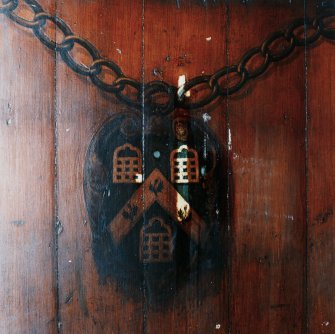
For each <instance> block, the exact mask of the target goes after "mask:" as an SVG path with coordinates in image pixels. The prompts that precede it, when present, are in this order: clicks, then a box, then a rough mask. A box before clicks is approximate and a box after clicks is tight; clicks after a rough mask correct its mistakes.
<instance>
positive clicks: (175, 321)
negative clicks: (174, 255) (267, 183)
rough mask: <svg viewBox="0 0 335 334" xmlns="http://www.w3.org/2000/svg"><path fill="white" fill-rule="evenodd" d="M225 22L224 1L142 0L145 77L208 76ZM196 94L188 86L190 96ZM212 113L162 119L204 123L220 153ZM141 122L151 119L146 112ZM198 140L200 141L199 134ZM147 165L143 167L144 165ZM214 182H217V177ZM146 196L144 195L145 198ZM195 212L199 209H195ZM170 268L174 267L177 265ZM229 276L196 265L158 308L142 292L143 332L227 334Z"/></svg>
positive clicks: (218, 123)
mask: <svg viewBox="0 0 335 334" xmlns="http://www.w3.org/2000/svg"><path fill="white" fill-rule="evenodd" d="M226 25H227V17H226V5H225V4H224V3H223V2H220V3H216V4H213V2H211V1H210V2H208V7H207V8H205V7H204V6H203V5H202V4H201V2H200V1H199V2H197V1H193V0H188V1H181V2H180V8H177V7H176V6H174V4H173V2H172V1H166V2H164V1H151V0H148V1H145V10H144V46H145V53H144V56H145V57H144V69H145V81H149V80H164V81H167V82H169V83H170V84H173V85H175V86H177V85H178V78H179V76H181V75H185V77H186V80H188V79H191V78H193V77H195V76H199V75H202V74H211V73H213V72H214V71H215V70H217V69H219V68H221V67H223V66H224V65H226V39H225V31H226ZM196 94H197V92H196V91H195V90H192V91H191V98H192V96H193V95H196ZM221 102H222V101H221ZM211 111H212V109H211V108H208V107H204V108H202V109H200V110H197V111H186V112H185V111H181V110H179V111H176V112H175V113H174V115H172V117H166V118H165V120H164V122H165V123H172V122H173V120H174V119H176V118H178V117H179V116H180V115H181V114H183V115H185V114H186V115H188V117H195V118H198V119H200V122H201V123H202V124H203V125H208V126H209V127H210V128H211V130H212V131H213V132H214V134H215V136H216V138H217V140H218V141H219V143H220V144H221V146H222V151H225V150H226V131H225V104H221V105H217V107H216V108H215V112H213V113H212V114H210V112H211ZM209 114H210V116H209ZM145 121H146V122H147V123H149V122H150V118H149V116H148V118H147V119H146V120H145ZM171 128H172V126H171ZM194 135H195V133H194ZM197 140H198V141H199V140H200V141H201V138H197V139H195V141H197ZM144 145H145V151H147V152H151V151H152V152H153V151H155V150H156V149H157V142H152V141H151V142H150V141H148V140H147V141H145V142H144ZM202 146H203V147H205V146H206V143H205V142H204V141H202ZM163 154H164V155H165V154H169V152H168V151H167V152H166V151H165V152H164V153H163ZM199 155H201V154H199ZM226 159H227V158H226V156H224V157H223V160H225V161H224V162H223V165H226V162H227V161H226ZM150 168H151V166H148V168H147V169H148V170H149V169H150ZM227 175H228V171H227V169H226V168H224V167H223V168H222V170H221V171H220V177H221V178H222V179H223V180H224V182H223V183H226V182H225V181H226V179H227ZM216 181H217V182H219V179H216ZM214 188H215V187H214V186H213V192H214V191H215V190H214ZM227 191H228V190H227V187H226V185H225V186H222V188H220V192H221V196H222V198H224V199H226V198H227ZM197 196H198V197H201V194H198V195H197ZM147 200H148V199H147V198H146V197H144V202H146V201H147ZM167 200H169V201H170V202H172V203H171V204H172V205H175V206H177V205H178V203H177V202H178V201H176V199H174V198H169V199H167ZM224 203H225V200H224ZM200 206H202V207H206V203H205V202H203V203H200ZM216 207H217V208H219V210H222V212H221V220H220V224H221V227H222V231H225V230H227V226H228V224H229V220H228V219H227V211H226V209H225V204H223V203H221V202H219V201H218V200H217V202H216ZM195 210H199V208H198V207H195ZM225 241H227V240H225ZM215 246H216V247H217V252H218V254H219V256H220V257H221V258H226V257H227V250H228V249H229V246H228V245H225V248H220V245H219V244H217V245H215ZM215 246H214V247H215ZM176 261H179V262H180V261H182V260H181V259H177V260H176ZM175 266H176V267H178V263H176V264H175ZM147 275H150V272H148V273H147ZM228 279H229V268H225V269H224V270H223V271H219V272H215V271H213V270H212V271H211V272H208V273H206V272H205V271H204V269H202V268H201V266H200V265H199V268H198V269H197V274H195V275H194V276H193V277H192V276H191V277H189V278H186V279H185V283H184V284H183V285H182V286H181V287H180V288H179V289H177V291H176V292H174V295H173V296H172V297H171V296H168V295H169V292H167V295H166V297H165V298H166V299H169V300H168V301H166V303H165V304H166V305H164V306H163V307H162V306H161V307H160V308H157V307H156V308H155V307H153V305H152V301H151V299H152V296H151V293H150V291H145V294H144V298H145V307H146V308H145V314H146V333H158V332H162V333H228V314H229V310H228V286H227V285H228Z"/></svg>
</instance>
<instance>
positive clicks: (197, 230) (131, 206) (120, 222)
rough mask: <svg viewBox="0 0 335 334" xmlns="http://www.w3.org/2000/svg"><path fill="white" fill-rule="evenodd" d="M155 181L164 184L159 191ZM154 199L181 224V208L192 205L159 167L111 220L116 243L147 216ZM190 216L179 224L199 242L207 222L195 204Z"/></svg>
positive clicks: (205, 229)
mask: <svg viewBox="0 0 335 334" xmlns="http://www.w3.org/2000/svg"><path fill="white" fill-rule="evenodd" d="M153 184H154V185H155V184H160V190H159V191H158V192H157V191H153V187H152V185H153ZM154 203H158V204H159V205H160V207H161V208H162V209H163V210H164V211H165V212H167V213H168V214H169V215H170V216H171V218H172V219H173V220H174V221H175V222H176V223H177V224H178V222H180V216H179V214H178V211H179V209H182V210H183V209H184V208H185V207H187V208H190V205H189V203H188V202H187V201H186V200H185V199H184V198H183V197H182V196H181V195H180V194H179V193H178V191H177V190H176V189H175V188H174V187H173V186H172V184H171V183H170V182H169V181H168V180H167V179H166V178H165V176H164V175H163V174H162V173H161V172H160V171H159V170H158V169H155V170H154V171H153V172H152V173H151V174H150V175H149V176H148V177H147V178H146V179H145V181H144V183H143V184H142V185H141V186H140V187H139V188H138V189H137V190H136V191H135V192H134V193H133V195H132V197H131V198H130V199H129V201H128V202H127V203H126V204H125V205H124V207H123V208H122V209H121V210H120V211H119V213H118V214H117V215H116V216H115V217H114V219H113V220H112V221H111V223H110V224H109V227H108V229H109V231H110V232H111V235H112V237H113V240H114V242H115V243H116V244H119V243H120V242H121V241H122V239H123V238H124V237H125V236H126V235H128V233H130V231H131V230H132V229H133V228H134V226H135V225H136V224H137V223H138V222H139V221H140V219H141V218H142V217H143V214H144V213H145V212H146V211H148V210H149V209H150V207H151V206H152V205H153V204H154ZM187 211H188V210H187ZM188 217H189V218H188V221H187V224H182V223H180V224H178V225H179V226H180V227H181V228H182V229H183V230H184V232H185V233H186V234H188V235H189V236H190V238H192V240H194V242H196V243H197V244H199V243H201V242H202V240H203V239H204V238H205V237H206V231H207V228H206V224H205V222H204V221H203V220H202V218H201V217H200V216H199V215H198V214H197V212H196V211H195V210H193V209H192V210H191V208H190V209H189V212H188Z"/></svg>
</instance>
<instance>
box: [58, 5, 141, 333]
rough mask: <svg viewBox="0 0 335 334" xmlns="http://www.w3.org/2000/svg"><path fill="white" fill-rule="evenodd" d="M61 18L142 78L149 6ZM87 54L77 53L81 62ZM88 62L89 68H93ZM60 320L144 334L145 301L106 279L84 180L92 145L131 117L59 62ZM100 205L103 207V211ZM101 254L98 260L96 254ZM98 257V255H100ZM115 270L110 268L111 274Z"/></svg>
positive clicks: (92, 9) (86, 329) (82, 10)
mask: <svg viewBox="0 0 335 334" xmlns="http://www.w3.org/2000/svg"><path fill="white" fill-rule="evenodd" d="M57 8H58V10H59V16H60V17H62V18H63V19H64V20H65V21H66V22H67V23H68V24H69V25H70V26H71V28H72V29H73V30H74V31H75V33H77V34H78V35H80V36H82V37H84V38H87V39H89V40H90V41H91V42H92V43H93V44H94V45H95V46H96V47H97V48H98V49H99V50H101V53H102V55H103V56H106V57H109V58H112V59H114V60H115V61H116V62H117V63H118V64H119V65H120V66H121V67H122V69H123V71H124V72H125V73H126V74H128V73H129V74H131V75H132V76H134V77H137V78H140V75H141V58H142V57H141V55H142V53H141V40H142V36H141V24H142V23H141V22H142V20H141V15H142V2H141V1H134V2H132V3H131V6H130V4H129V2H121V1H109V0H104V1H85V2H83V1H81V0H77V1H70V2H63V1H58V3H57ZM80 53H81V51H80V49H79V48H78V49H76V50H75V51H74V52H73V54H74V55H75V56H76V57H78V56H79V57H80ZM84 56H85V55H82V57H83V58H81V59H83V61H84V62H85V61H86V58H85V57H84ZM57 110H58V145H57V152H58V166H59V169H58V175H59V193H58V194H59V195H58V196H59V218H60V221H61V224H62V233H61V234H60V235H59V285H60V297H59V298H60V300H59V303H60V320H61V322H62V330H63V332H64V333H79V332H80V333H140V332H142V326H143V325H142V320H143V311H142V302H141V299H140V300H137V301H133V300H132V299H129V298H128V296H127V294H125V293H124V288H123V287H122V285H121V286H117V284H116V283H115V282H114V281H112V280H109V281H108V282H106V281H103V280H100V279H99V276H98V273H97V269H96V265H95V262H94V258H93V256H94V249H92V242H93V237H94V235H92V232H91V229H90V219H89V217H88V214H87V210H86V207H85V202H84V193H83V173H84V162H85V155H86V152H87V150H88V146H89V143H90V141H91V139H92V137H93V135H94V134H95V133H96V131H97V130H98V129H99V128H100V127H101V125H102V124H103V123H104V122H105V121H106V120H107V119H108V118H110V117H111V116H113V115H115V114H117V113H121V112H124V111H125V107H124V106H123V105H121V104H120V103H118V102H117V101H116V99H115V98H113V97H112V95H107V94H103V93H101V92H100V91H99V90H98V89H97V88H95V87H94V86H93V85H92V84H91V83H90V82H89V81H88V80H86V79H85V78H83V77H81V76H80V75H76V74H74V73H73V72H72V71H71V70H69V69H68V68H67V67H66V66H65V65H64V63H63V62H62V60H61V58H58V59H57ZM98 204H99V203H97V205H98ZM95 255H96V254H95ZM96 256H97V255H96ZM107 269H108V268H107Z"/></svg>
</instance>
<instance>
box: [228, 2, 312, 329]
mask: <svg viewBox="0 0 335 334" xmlns="http://www.w3.org/2000/svg"><path fill="white" fill-rule="evenodd" d="M230 13H231V16H230V22H231V25H230V26H231V29H230V32H229V45H230V48H229V55H230V62H231V63H232V62H235V61H236V60H237V61H238V60H239V57H240V56H241V54H243V52H245V51H246V50H248V49H249V48H251V47H255V46H258V45H260V44H261V43H262V42H263V40H264V39H265V38H266V37H267V36H268V34H270V33H271V32H273V31H276V30H280V29H281V28H284V27H285V25H286V24H288V23H290V21H291V20H292V19H295V18H299V17H304V7H303V2H298V3H292V4H288V3H287V2H284V1H283V2H278V3H276V4H274V3H272V2H271V3H270V2H268V1H253V2H251V3H250V4H245V5H241V4H240V5H238V4H236V3H232V4H231V10H230ZM242 17H243V20H241V18H242ZM238 95H239V96H236V97H232V98H230V99H229V108H230V131H231V146H230V147H231V151H230V156H231V159H232V172H233V191H234V199H235V201H234V207H233V223H232V225H233V239H234V247H233V251H232V297H231V305H232V323H231V331H232V333H248V334H249V333H301V332H303V330H304V289H305V287H304V270H305V241H304V240H305V239H304V238H305V233H306V231H305V219H306V216H305V200H306V194H305V148H304V127H305V113H304V103H305V99H304V97H305V87H304V50H303V49H300V50H296V51H295V54H294V55H293V56H291V57H290V58H289V59H287V61H285V62H283V63H281V64H275V65H273V67H272V68H271V69H270V70H268V72H267V73H266V74H265V75H263V76H262V77H261V78H258V79H257V80H255V81H254V82H251V83H250V84H248V86H247V88H246V89H245V90H244V93H241V94H238Z"/></svg>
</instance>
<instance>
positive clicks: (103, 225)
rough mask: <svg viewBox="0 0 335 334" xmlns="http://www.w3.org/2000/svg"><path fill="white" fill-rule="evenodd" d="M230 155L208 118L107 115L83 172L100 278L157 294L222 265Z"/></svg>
mask: <svg viewBox="0 0 335 334" xmlns="http://www.w3.org/2000/svg"><path fill="white" fill-rule="evenodd" d="M143 124H145V126H143ZM224 160H225V159H223V152H222V150H221V148H220V145H219V144H218V142H217V141H216V140H215V138H214V136H213V134H212V133H211V131H210V130H209V129H208V127H206V124H205V123H204V122H203V120H198V119H192V118H186V117H179V118H175V119H173V118H172V117H171V118H164V119H162V118H151V119H148V120H144V122H143V119H142V118H141V117H140V115H137V114H134V113H132V114H131V113H126V114H122V115H118V116H115V117H114V118H112V119H110V120H109V121H107V122H106V123H105V124H104V125H103V126H102V127H101V128H100V130H99V131H98V132H97V133H96V135H95V136H94V138H93V139H92V142H91V144H90V147H89V149H88V152H87V157H86V162H85V173H84V178H85V179H84V193H85V201H86V206H87V210H88V212H89V216H90V219H91V228H92V236H93V237H92V240H93V241H92V242H93V245H92V246H93V247H92V248H93V253H94V259H95V263H96V266H97V270H98V273H99V276H100V278H101V279H102V280H103V281H105V280H106V279H107V278H112V279H114V280H116V281H118V282H119V283H120V284H121V286H122V287H124V290H125V291H127V292H128V293H130V294H131V295H132V296H134V297H135V296H136V295H137V294H139V293H140V291H141V288H143V287H144V286H145V287H146V289H147V291H149V292H150V294H151V295H153V296H156V297H157V296H160V295H164V294H166V293H167V292H168V294H169V295H171V291H176V289H177V288H178V287H179V286H180V285H182V284H183V283H185V282H186V281H187V280H189V279H192V277H193V276H194V275H196V276H199V274H200V275H201V274H206V272H208V270H217V269H219V268H221V267H222V265H223V263H224V255H225V252H224V244H223V243H222V241H223V234H224V232H223V230H224V229H223V225H224V223H223V220H222V216H223V215H224V212H225V208H224V203H225V200H224V199H223V198H221V196H220V194H222V193H223V189H225V184H224V182H223V181H224V180H223V179H222V177H220V176H221V175H224V173H223V170H225V166H224V165H223V161H224Z"/></svg>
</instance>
